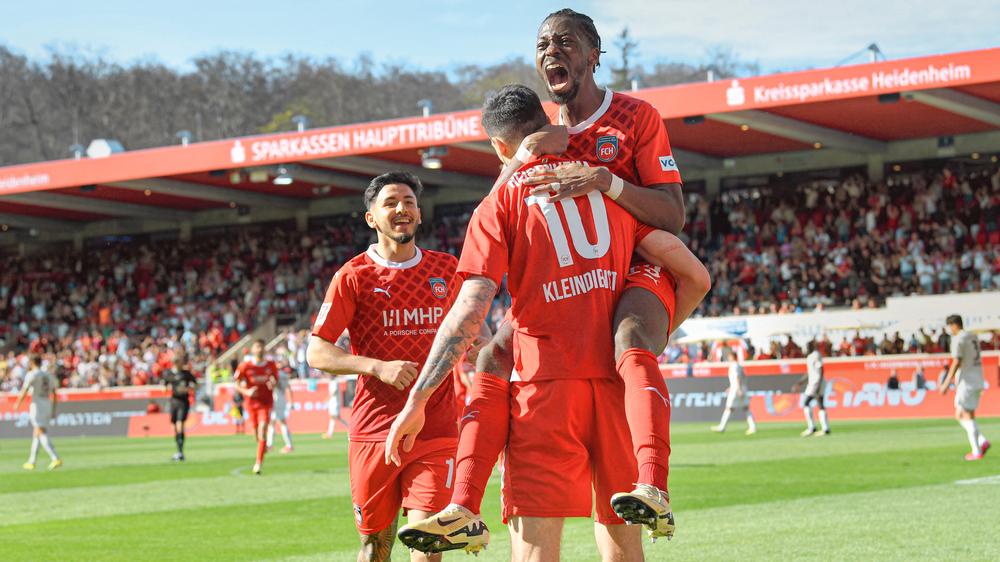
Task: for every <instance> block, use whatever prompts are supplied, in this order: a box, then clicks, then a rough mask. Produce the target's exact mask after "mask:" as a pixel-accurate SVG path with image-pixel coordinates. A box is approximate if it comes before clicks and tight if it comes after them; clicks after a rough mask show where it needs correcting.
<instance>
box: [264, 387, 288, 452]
mask: <svg viewBox="0 0 1000 562" xmlns="http://www.w3.org/2000/svg"><path fill="white" fill-rule="evenodd" d="M293 403H294V400H293V396H292V383H291V382H290V381H289V380H288V373H287V372H286V371H285V370H284V369H281V370H279V371H278V384H277V385H275V387H274V408H272V409H271V425H270V426H269V427H268V428H267V450H268V451H270V450H271V444H272V443H274V426H278V427H279V428H280V429H279V431H281V439H282V440H283V441H284V442H285V446H284V448H283V449H281V452H282V454H285V453H291V452H292V450H293V447H292V433H291V431H290V430H289V429H288V412H289V410H290V409H291V406H292V404H293Z"/></svg>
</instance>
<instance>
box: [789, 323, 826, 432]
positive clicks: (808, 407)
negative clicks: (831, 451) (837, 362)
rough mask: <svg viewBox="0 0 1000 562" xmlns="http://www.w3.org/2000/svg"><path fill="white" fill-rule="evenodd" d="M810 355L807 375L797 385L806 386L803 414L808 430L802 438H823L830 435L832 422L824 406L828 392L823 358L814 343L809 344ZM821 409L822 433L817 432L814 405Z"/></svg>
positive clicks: (807, 358)
mask: <svg viewBox="0 0 1000 562" xmlns="http://www.w3.org/2000/svg"><path fill="white" fill-rule="evenodd" d="M807 349H808V350H809V354H808V355H806V375H805V376H804V377H802V379H801V380H800V381H799V382H798V383H796V386H798V387H799V388H801V387H802V386H803V385H804V386H805V388H806V389H805V392H803V393H802V413H804V414H805V416H806V429H805V431H803V432H802V437H808V436H810V435H816V436H820V437H821V436H823V435H830V421H829V420H828V419H827V417H826V406H825V405H824V404H823V393H824V392H825V391H826V381H825V380H824V379H823V356H822V355H820V352H819V349H818V348H817V347H816V344H815V343H814V342H809V346H808V348H807ZM814 403H815V404H816V406H817V407H818V408H819V415H818V417H819V425H820V431H818V432H817V431H816V424H815V423H814V422H813V417H812V405H813V404H814Z"/></svg>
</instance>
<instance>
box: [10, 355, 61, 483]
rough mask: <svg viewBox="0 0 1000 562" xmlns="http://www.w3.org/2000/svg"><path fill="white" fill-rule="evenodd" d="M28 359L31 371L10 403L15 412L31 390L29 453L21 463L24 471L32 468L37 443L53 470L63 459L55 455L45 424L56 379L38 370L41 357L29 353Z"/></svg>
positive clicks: (51, 411) (52, 403) (49, 416)
mask: <svg viewBox="0 0 1000 562" xmlns="http://www.w3.org/2000/svg"><path fill="white" fill-rule="evenodd" d="M29 361H30V363H29V365H30V367H31V370H29V371H28V376H26V377H25V378H24V385H23V386H21V392H20V394H18V395H17V401H16V402H14V410H15V411H17V410H18V409H19V408H20V407H21V402H23V401H24V397H25V396H27V394H28V391H29V390H30V391H31V406H30V410H29V415H30V417H31V426H32V428H33V430H32V431H33V432H32V439H31V454H30V456H29V457H28V462H26V463H24V464H23V465H22V466H23V467H24V469H25V470H35V461H36V460H37V459H38V446H39V445H41V446H42V447H43V448H44V449H45V452H46V453H48V455H49V458H51V459H52V462H50V463H49V470H55V469H57V468H59V467H60V466H62V464H63V462H62V460H61V459H60V458H59V455H57V454H56V450H55V448H54V447H53V446H52V442H51V441H49V434H48V427H49V422H50V421H52V416H53V415H54V414H55V405H56V389H57V388H59V381H57V380H56V377H55V375H53V374H52V373H49V372H47V371H45V370H43V369H42V359H41V357H39V356H38V355H32V356H31V359H30V360H29Z"/></svg>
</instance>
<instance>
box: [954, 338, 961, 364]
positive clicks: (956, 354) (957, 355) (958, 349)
mask: <svg viewBox="0 0 1000 562" xmlns="http://www.w3.org/2000/svg"><path fill="white" fill-rule="evenodd" d="M951 356H952V357H953V358H954V359H961V358H962V342H961V340H960V339H959V338H958V337H957V336H953V337H952V338H951Z"/></svg>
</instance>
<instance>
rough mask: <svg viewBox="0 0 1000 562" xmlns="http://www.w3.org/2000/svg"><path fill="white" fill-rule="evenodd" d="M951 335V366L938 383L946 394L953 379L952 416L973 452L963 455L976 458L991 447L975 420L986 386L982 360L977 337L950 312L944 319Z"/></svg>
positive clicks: (960, 319) (969, 459) (979, 457)
mask: <svg viewBox="0 0 1000 562" xmlns="http://www.w3.org/2000/svg"><path fill="white" fill-rule="evenodd" d="M945 324H946V326H947V328H948V332H949V333H950V334H951V366H950V367H949V368H948V374H947V375H946V376H945V378H944V381H942V382H941V394H942V395H944V394H947V393H948V387H949V386H951V382H952V380H955V381H957V383H956V384H955V419H957V420H958V423H959V424H960V425H961V426H962V428H963V429H965V432H966V433H967V434H968V436H969V445H971V446H972V451H970V452H969V454H967V455H965V460H967V461H978V460H979V459H981V458H983V455H985V454H986V451H988V450H989V449H990V442H989V441H987V440H986V438H985V437H983V434H982V433H981V432H980V431H979V425H978V424H977V423H976V408H978V407H979V396H980V395H981V394H982V393H983V388H984V387H985V386H986V379H985V378H984V377H983V359H982V356H981V355H980V353H979V342H977V341H976V336H975V335H973V334H971V333H969V332H966V331H965V330H964V329H963V325H962V317H961V316H959V315H957V314H952V315H951V316H949V317H948V318H947V320H945Z"/></svg>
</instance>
